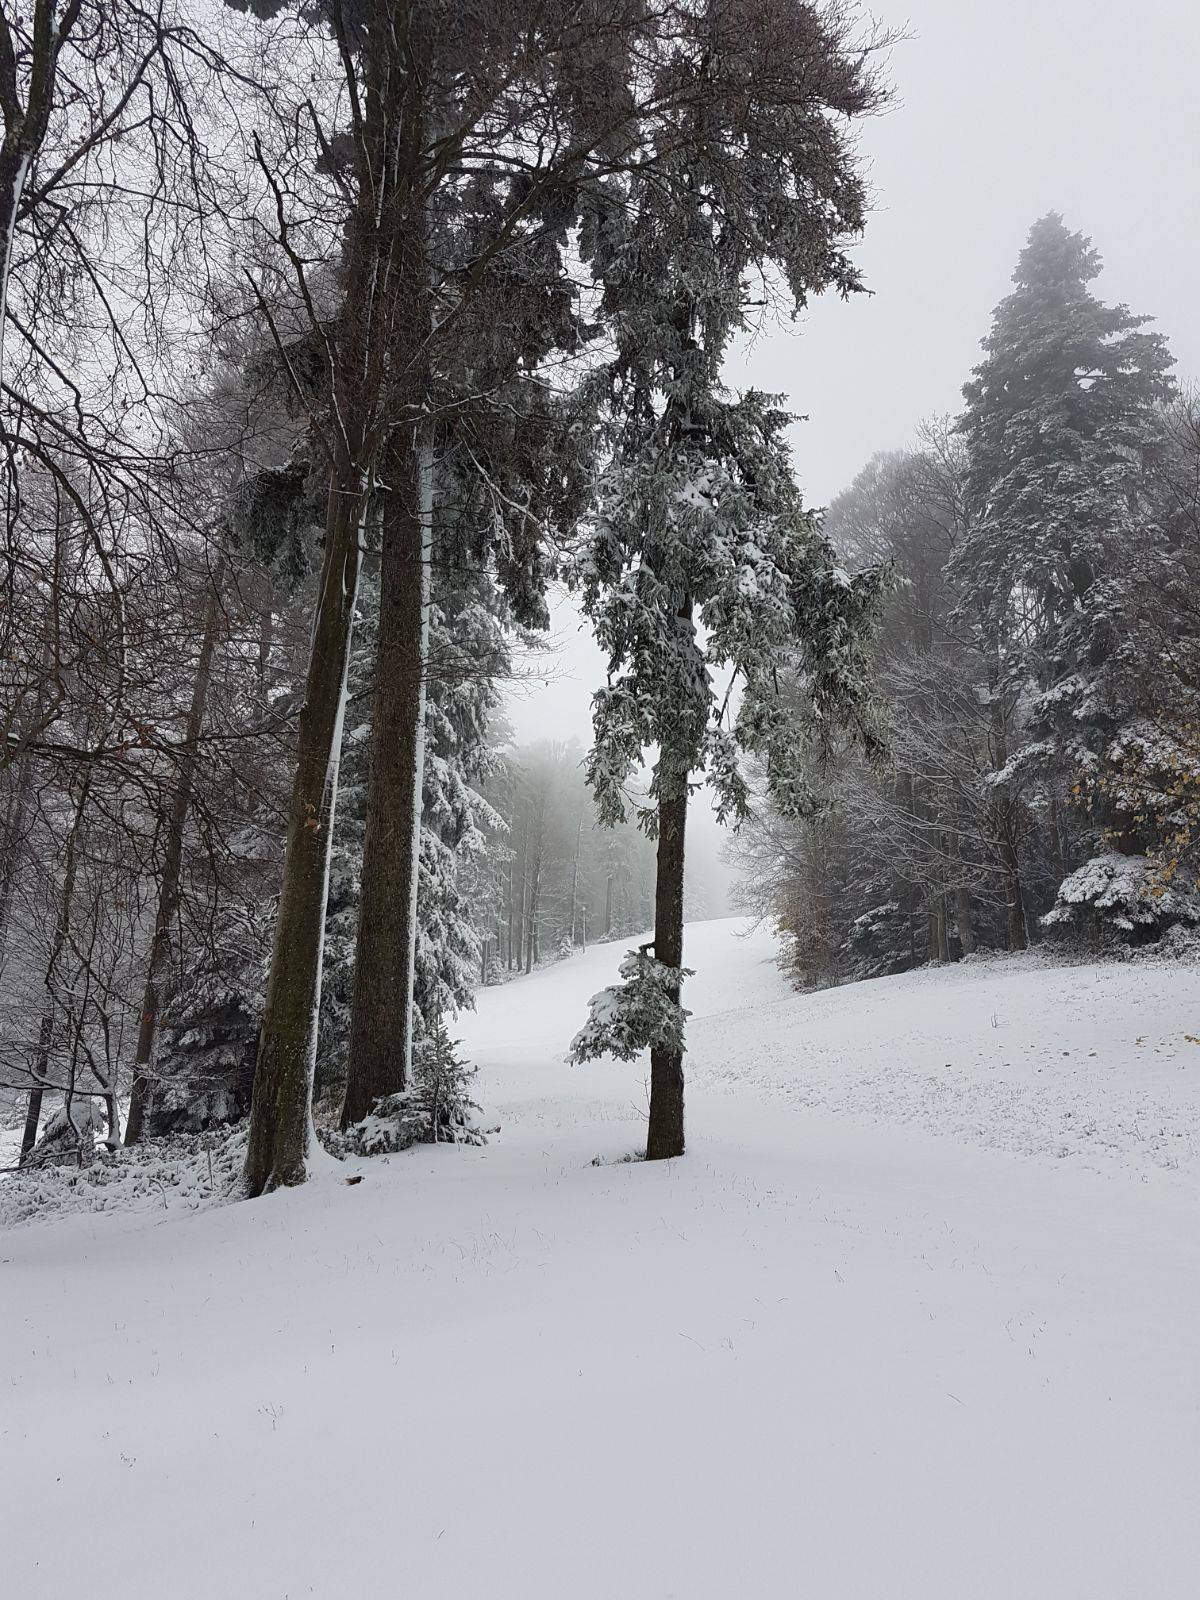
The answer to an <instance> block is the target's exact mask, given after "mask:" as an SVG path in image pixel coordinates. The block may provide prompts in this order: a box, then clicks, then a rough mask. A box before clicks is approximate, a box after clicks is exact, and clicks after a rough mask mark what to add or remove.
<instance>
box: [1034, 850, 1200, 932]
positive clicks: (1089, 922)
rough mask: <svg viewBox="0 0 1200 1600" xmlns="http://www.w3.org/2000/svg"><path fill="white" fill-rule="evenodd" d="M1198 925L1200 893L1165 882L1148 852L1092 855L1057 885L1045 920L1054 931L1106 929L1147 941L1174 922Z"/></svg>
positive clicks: (1044, 923) (1105, 930) (1186, 886)
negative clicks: (1053, 901) (1127, 854)
mask: <svg viewBox="0 0 1200 1600" xmlns="http://www.w3.org/2000/svg"><path fill="white" fill-rule="evenodd" d="M1197 923H1200V895H1198V894H1197V893H1196V891H1195V889H1194V888H1192V887H1191V886H1189V885H1181V884H1178V883H1166V882H1164V881H1163V878H1162V875H1161V873H1160V871H1159V870H1158V867H1157V864H1156V863H1155V862H1154V861H1152V860H1151V859H1149V858H1148V857H1146V856H1122V855H1117V854H1116V853H1115V852H1113V851H1109V852H1106V853H1105V854H1104V855H1099V856H1095V857H1093V859H1092V860H1091V861H1088V862H1085V863H1084V865H1083V866H1082V867H1080V868H1079V869H1078V870H1077V871H1075V872H1072V873H1071V874H1070V875H1069V876H1068V877H1067V878H1065V879H1064V880H1063V882H1062V883H1061V884H1060V886H1059V890H1058V897H1057V899H1056V900H1055V903H1054V905H1053V907H1052V908H1051V909H1050V910H1049V911H1048V912H1047V913H1046V915H1045V916H1044V917H1043V918H1042V926H1043V927H1044V928H1047V929H1049V930H1051V931H1052V932H1059V933H1061V932H1066V931H1069V930H1072V929H1073V930H1075V931H1077V932H1086V933H1090V934H1092V935H1100V934H1103V933H1105V932H1108V933H1112V934H1115V935H1117V936H1118V937H1119V938H1121V939H1122V940H1124V941H1126V942H1132V943H1145V942H1148V941H1149V940H1152V939H1155V938H1157V937H1158V936H1159V935H1160V934H1162V933H1163V932H1164V931H1165V930H1166V929H1167V928H1169V927H1172V926H1174V925H1176V924H1183V925H1185V926H1192V925H1195V924H1197Z"/></svg>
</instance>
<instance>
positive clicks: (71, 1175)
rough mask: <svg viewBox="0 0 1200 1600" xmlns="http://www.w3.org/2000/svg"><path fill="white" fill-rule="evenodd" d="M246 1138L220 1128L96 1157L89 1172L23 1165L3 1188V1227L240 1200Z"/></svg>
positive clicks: (70, 1165) (74, 1166)
mask: <svg viewBox="0 0 1200 1600" xmlns="http://www.w3.org/2000/svg"><path fill="white" fill-rule="evenodd" d="M245 1155H246V1136H245V1134H244V1133H242V1132H240V1131H239V1132H230V1131H229V1130H227V1129H221V1130H219V1131H215V1132H212V1133H204V1134H192V1135H187V1136H180V1137H176V1138H170V1139H146V1140H144V1141H143V1142H142V1143H141V1144H138V1145H134V1146H133V1147H132V1148H130V1147H128V1146H125V1145H118V1146H117V1148H116V1149H114V1150H106V1149H104V1148H103V1147H101V1148H99V1149H98V1150H96V1151H94V1154H93V1158H92V1159H91V1161H89V1162H88V1163H87V1164H86V1165H83V1166H80V1165H79V1163H78V1161H76V1160H71V1161H69V1162H65V1163H61V1164H59V1165H56V1166H35V1165H33V1164H31V1163H27V1164H26V1165H25V1166H23V1167H22V1168H21V1169H20V1170H19V1171H17V1172H14V1173H12V1174H10V1175H9V1176H8V1177H7V1178H5V1179H4V1181H3V1182H0V1226H8V1225H10V1224H12V1223H17V1222H25V1221H28V1220H29V1219H31V1218H33V1217H50V1216H61V1215H66V1214H68V1213H72V1212H80V1211H88V1212H92V1211H139V1210H147V1209H153V1210H159V1209H164V1210H172V1209H174V1208H175V1207H177V1206H182V1207H184V1208H187V1209H192V1210H194V1209H198V1208H199V1207H201V1206H207V1205H214V1204H220V1203H223V1202H225V1201H228V1200H235V1199H237V1198H239V1196H240V1195H241V1192H242V1164H243V1162H244V1160H245Z"/></svg>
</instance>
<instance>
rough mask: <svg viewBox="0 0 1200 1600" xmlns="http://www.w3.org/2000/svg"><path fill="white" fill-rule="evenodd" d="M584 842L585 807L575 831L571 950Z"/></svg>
mask: <svg viewBox="0 0 1200 1600" xmlns="http://www.w3.org/2000/svg"><path fill="white" fill-rule="evenodd" d="M582 840H583V805H582V803H581V804H580V807H579V823H578V826H577V827H576V829H575V859H574V861H573V863H572V866H571V948H572V950H573V949H574V948H575V922H576V919H577V917H578V914H579V846H580V844H581V842H582Z"/></svg>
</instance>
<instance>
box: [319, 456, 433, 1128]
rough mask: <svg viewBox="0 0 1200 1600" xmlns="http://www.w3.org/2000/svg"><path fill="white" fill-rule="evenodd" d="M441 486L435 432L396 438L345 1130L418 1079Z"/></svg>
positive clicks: (388, 475) (389, 462) (387, 507)
mask: <svg viewBox="0 0 1200 1600" xmlns="http://www.w3.org/2000/svg"><path fill="white" fill-rule="evenodd" d="M431 474H432V465H431V460H430V449H429V445H428V441H427V439H426V438H425V436H424V430H423V429H417V428H416V427H411V426H410V427H409V428H408V429H406V430H403V431H402V430H397V431H396V433H395V434H394V435H393V443H392V447H391V448H390V449H389V452H388V456H387V458H386V460H385V465H384V471H383V477H384V479H385V481H386V483H387V486H388V488H387V498H386V500H385V504H384V531H383V560H382V563H381V568H380V606H379V654H378V658H377V661H376V668H375V702H374V711H373V713H372V725H371V764H370V778H369V783H368V799H367V820H366V831H365V834H364V838H363V864H362V897H361V901H360V908H359V923H358V948H357V956H356V961H355V970H354V1010H353V1017H352V1022H351V1030H350V1053H349V1061H348V1067H347V1077H346V1097H345V1100H344V1102H343V1105H342V1119H341V1120H342V1127H343V1128H346V1127H349V1126H350V1124H351V1123H354V1122H358V1121H360V1120H361V1119H362V1118H363V1117H365V1116H366V1115H367V1114H368V1113H369V1112H370V1110H371V1108H372V1106H373V1104H374V1102H375V1101H376V1099H378V1098H379V1097H380V1096H382V1095H389V1094H397V1093H399V1091H400V1090H402V1089H404V1088H405V1087H406V1085H407V1084H408V1081H409V1077H410V1074H411V1067H412V1042H413V1018H414V1004H413V977H414V968H415V962H416V950H417V883H418V877H419V866H420V844H421V789H422V780H423V774H424V765H425V678H426V670H427V655H428V649H429V588H430V560H431V540H432V533H431V505H430V499H431Z"/></svg>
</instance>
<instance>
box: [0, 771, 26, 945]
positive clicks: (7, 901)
mask: <svg viewBox="0 0 1200 1600" xmlns="http://www.w3.org/2000/svg"><path fill="white" fill-rule="evenodd" d="M32 796H33V763H32V761H30V760H28V759H25V760H24V761H21V762H20V765H19V768H18V771H17V781H16V785H15V787H14V788H13V790H12V792H11V793H10V795H9V798H8V805H7V806H6V807H5V812H4V831H3V835H2V836H0V839H2V842H3V855H2V857H0V972H3V971H4V963H5V956H6V954H7V949H8V924H9V919H10V917H11V916H12V902H13V891H14V889H15V888H16V882H17V863H18V861H19V860H20V851H19V845H20V841H21V835H22V834H23V833H24V831H25V820H26V818H27V816H28V815H29V802H30V800H31V798H32Z"/></svg>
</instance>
